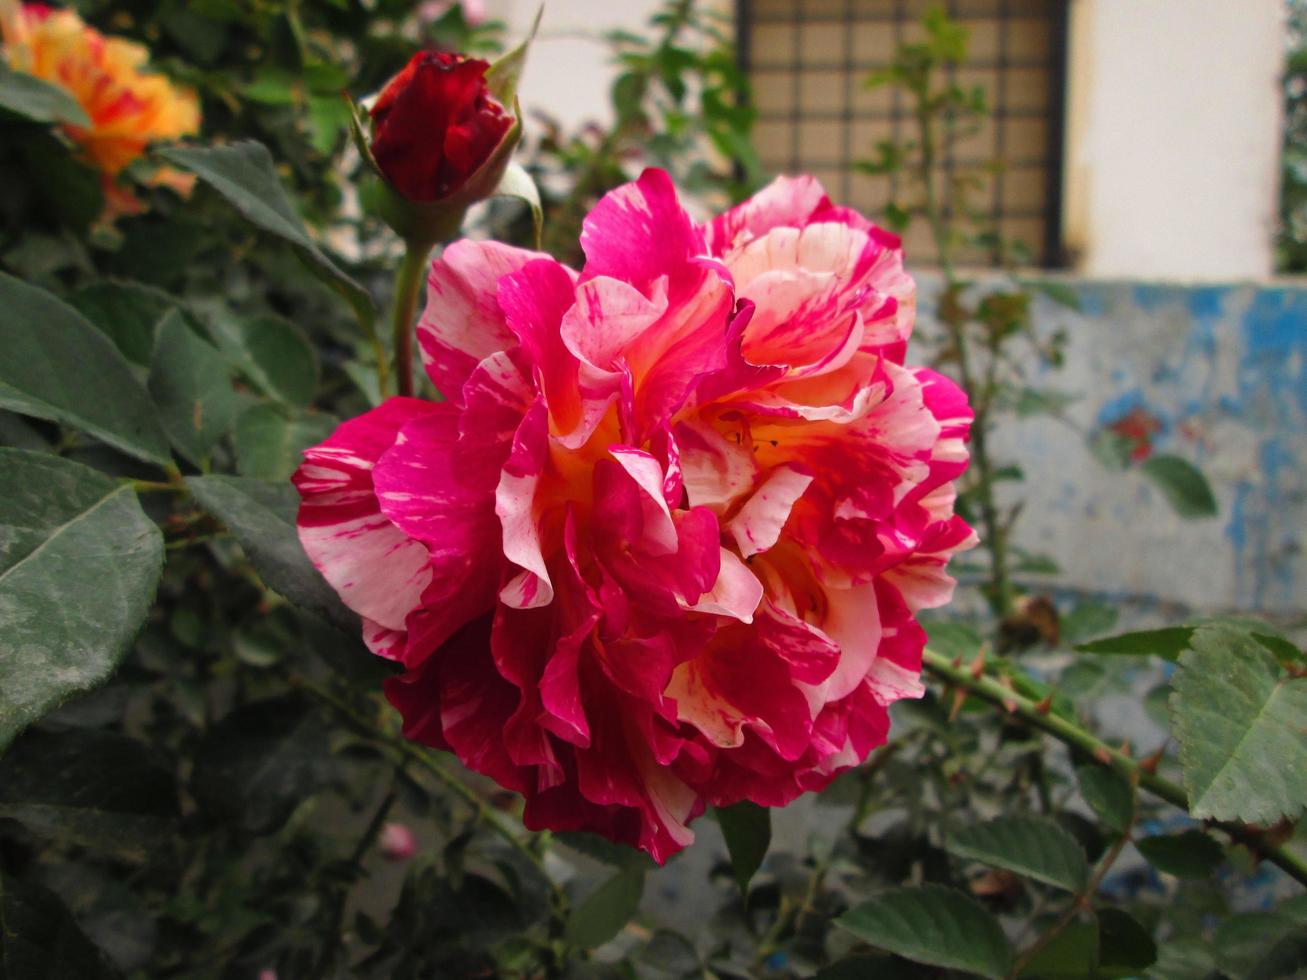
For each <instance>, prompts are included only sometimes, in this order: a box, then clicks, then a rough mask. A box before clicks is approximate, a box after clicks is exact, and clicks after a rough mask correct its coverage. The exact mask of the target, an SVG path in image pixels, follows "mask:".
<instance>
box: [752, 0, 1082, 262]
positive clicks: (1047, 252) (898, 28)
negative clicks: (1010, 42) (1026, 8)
mask: <svg viewBox="0 0 1307 980" xmlns="http://www.w3.org/2000/svg"><path fill="white" fill-rule="evenodd" d="M856 2H857V0H845V3H844V7H843V13H842V14H841V15H836V16H831V15H824V16H818V17H817V18H809V17H807V16H805V13H804V11H803V7H802V5H801V4H800V5H798V6H796V8H795V18H796V19H795V23H796V25H797V26H799V27H800V28H801V27H802V25H803V24H804V23H807V22H809V21H810V20H811V21H812V22H814V23H816V22H824V23H831V22H832V21H834V22H837V23H843V24H844V25H845V28H846V29H845V38H844V52H843V61H841V62H836V63H833V64H830V65H822V66H813V65H802V67H803V69H805V70H811V69H813V68H818V69H819V70H820V69H823V68H824V69H829V70H836V71H843V72H844V75H845V87H846V92H845V98H844V105H843V108H842V109H841V110H838V111H834V112H827V113H824V114H821V115H820V117H819V118H823V119H826V120H828V121H838V122H841V123H842V124H843V132H842V142H843V146H842V148H841V150H842V155H843V157H844V159H845V160H846V161H847V160H849V159H851V158H852V149H853V148H852V130H853V126H852V123H853V120H854V118H855V115H854V111H853V105H852V95H851V91H850V90H849V89H850V87H851V86H852V85H854V84H856V81H857V78H858V75H859V73H860V72H865V71H866V70H868V68H866V67H859V66H857V65H856V63H855V60H854V57H853V54H854V52H853V25H854V24H855V23H866V22H867V21H875V20H881V21H883V22H885V23H886V24H890V25H892V27H893V30H894V35H895V38H894V43H895V46H897V45H898V44H899V43H900V42H901V41H902V38H903V29H904V27H905V25H906V24H908V23H910V22H911V19H912V18H911V17H910V16H909V15H908V13H907V3H906V0H895V8H894V11H893V12H892V13H890V14H888V15H884V16H875V15H871V16H869V15H867V14H866V13H865V12H864V13H862V14H857V13H856ZM946 6H947V9H948V10H949V11H950V13H953V12H954V11H955V10H956V2H955V0H948V2H947V5H946ZM1069 8H1070V0H1058V2H1054V3H1053V4H1052V5H1051V11H1050V32H1051V40H1052V45H1051V49H1050V51H1049V59H1048V62H1047V67H1048V71H1049V99H1048V107H1047V109H1046V110H1029V109H1024V110H1023V109H1018V110H1013V109H1009V108H1007V107H1006V106H1005V105H1002V104H999V105H996V106H995V111H994V118H995V119H999V120H1001V119H1005V118H1021V117H1026V118H1039V119H1042V120H1046V122H1047V130H1048V131H1047V140H1046V146H1045V156H1046V159H1045V160H1044V161H1041V162H1040V166H1041V167H1042V168H1044V169H1045V170H1046V178H1045V180H1046V185H1045V195H1044V201H1045V204H1044V206H1043V207H1042V208H1041V209H1040V212H1039V213H1040V216H1041V218H1042V220H1043V223H1044V235H1043V238H1044V240H1043V242H1042V243H1040V244H1041V254H1040V255H1039V256H1038V265H1039V266H1040V267H1042V268H1048V269H1057V268H1064V267H1065V266H1066V261H1067V255H1066V248H1065V245H1064V242H1063V239H1062V233H1063V213H1062V211H1063V180H1064V177H1065V170H1066V147H1065V142H1066V114H1067V64H1068V52H1069V41H1070V37H1069V20H1070V16H1069ZM1009 16H1010V13H1009V10H1008V6H1007V0H1003V2H1002V4H1001V6H1000V12H999V14H998V18H999V20H1000V23H1001V22H1002V21H1003V20H1004V19H1006V18H1008V17H1009ZM755 23H757V21H756V19H755V16H754V3H753V0H735V43H736V57H737V61H738V63H739V66H740V68H741V70H742V71H743V73H744V75H745V77H746V78H749V77H751V73H752V69H753V67H754V64H753V55H754V52H753V47H752V35H753V27H754V25H755ZM794 35H795V37H794V50H793V52H792V55H793V68H792V69H791V70H793V72H794V82H793V84H794V86H795V92H794V107H793V108H792V109H791V110H790V113H789V116H790V122H791V141H792V146H791V159H792V161H793V162H794V163H795V164H797V161H798V154H799V149H798V143H799V125H798V123H799V112H800V98H799V91H798V87H799V85H800V80H799V79H800V76H801V71H800V65H801V64H802V60H801V49H800V45H801V43H802V32H801V30H796V31H795V32H794ZM1005 38H1006V34H1005V32H1001V33H1000V39H1001V41H1000V53H999V56H998V59H997V61H996V63H995V64H989V63H988V62H985V63H976V64H972V65H968V67H981V68H985V67H988V68H996V69H998V78H999V85H1000V89H1001V87H1002V85H1003V81H1004V80H1005V75H1004V72H1005V70H1007V69H1010V68H1013V67H1020V65H1019V64H1016V65H1014V64H1013V63H1012V62H1009V61H1007V60H1006V54H1005V52H1004V51H1003V46H1005ZM1041 67H1042V66H1041ZM996 101H998V102H1000V103H1001V102H1002V98H1001V94H1000V98H999V99H998V100H996ZM873 117H874V116H872V115H870V114H868V113H867V112H863V113H861V114H860V118H873ZM807 118H809V119H811V118H813V115H812V114H809V115H808V116H807ZM882 118H889V119H890V120H891V121H892V124H893V126H894V131H895V138H896V139H897V137H898V128H899V125H900V121H901V120H902V119H903V112H902V106H901V96H900V94H899V93H897V92H895V94H894V102H893V106H892V108H891V109H890V110H888V111H887V112H885V113H884V114H883V116H882ZM1003 131H1004V127H1002V126H998V127H997V128H996V133H995V141H996V156H998V157H1000V158H1001V156H1002V153H1003V146H1002V137H1003ZM1006 165H1007V166H1008V168H1009V169H1020V168H1021V166H1022V161H1006ZM792 169H797V167H794V166H792ZM842 171H843V172H842V175H841V181H842V191H843V194H842V196H843V197H844V198H845V199H848V198H849V197H850V193H849V182H850V176H851V173H850V170H849V169H848V168H847V167H846V168H842ZM893 190H894V187H893V182H892V181H891V194H892V193H893ZM993 211H994V213H995V214H997V215H1002V216H1012V215H1013V214H1016V212H1013V211H1011V210H1005V209H1004V208H1003V197H1002V181H995V187H994V206H993Z"/></svg>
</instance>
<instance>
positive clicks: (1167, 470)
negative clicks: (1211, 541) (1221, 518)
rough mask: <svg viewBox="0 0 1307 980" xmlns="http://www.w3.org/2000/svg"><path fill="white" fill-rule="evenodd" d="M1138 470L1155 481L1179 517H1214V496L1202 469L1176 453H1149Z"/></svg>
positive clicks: (1215, 509) (1215, 510)
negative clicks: (1168, 454) (1150, 454)
mask: <svg viewBox="0 0 1307 980" xmlns="http://www.w3.org/2000/svg"><path fill="white" fill-rule="evenodd" d="M1140 471H1141V472H1142V473H1143V474H1144V476H1146V477H1148V478H1149V479H1150V480H1152V481H1153V482H1154V483H1155V484H1157V487H1158V489H1160V490H1161V491H1162V494H1163V495H1164V496H1165V497H1166V499H1167V500H1168V501H1169V502H1170V504H1171V507H1172V508H1173V509H1174V510H1175V512H1176V513H1177V514H1179V515H1180V516H1181V517H1214V516H1215V515H1216V513H1217V508H1216V497H1215V496H1214V495H1213V494H1212V488H1211V486H1210V485H1209V484H1208V482H1207V477H1205V476H1203V473H1202V470H1200V469H1198V467H1196V466H1194V464H1193V463H1190V462H1189V461H1188V460H1185V459H1181V458H1180V457H1179V456H1166V455H1162V456H1153V457H1151V458H1149V459H1148V460H1146V461H1145V462H1144V464H1143V466H1141V467H1140Z"/></svg>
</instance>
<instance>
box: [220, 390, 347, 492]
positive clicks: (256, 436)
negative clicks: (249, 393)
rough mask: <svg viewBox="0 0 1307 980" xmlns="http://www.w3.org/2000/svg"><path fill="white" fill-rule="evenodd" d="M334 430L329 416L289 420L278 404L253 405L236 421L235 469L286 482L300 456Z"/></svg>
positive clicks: (243, 473)
mask: <svg viewBox="0 0 1307 980" xmlns="http://www.w3.org/2000/svg"><path fill="white" fill-rule="evenodd" d="M335 427H336V420H335V419H334V418H332V417H331V416H329V415H295V416H293V417H292V416H290V415H288V414H287V413H286V410H285V409H283V408H280V407H278V406H277V405H254V406H252V407H250V408H249V409H247V410H246V411H245V412H243V413H242V414H241V417H240V418H239V419H237V420H236V432H235V435H234V439H233V441H234V442H235V445H236V467H237V469H238V470H240V472H241V475H242V476H252V477H255V478H256V479H259V480H274V481H281V480H289V479H290V477H291V474H292V473H294V472H295V470H296V469H297V468H298V467H299V465H300V463H301V461H302V460H301V458H300V453H301V452H302V451H303V450H305V449H307V448H308V447H309V446H315V445H317V444H318V443H320V442H322V441H323V440H324V439H326V438H327V437H328V436H329V435H331V433H332V430H333V429H334V428H335Z"/></svg>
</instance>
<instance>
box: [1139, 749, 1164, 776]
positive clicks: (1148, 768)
mask: <svg viewBox="0 0 1307 980" xmlns="http://www.w3.org/2000/svg"><path fill="white" fill-rule="evenodd" d="M1165 755H1166V746H1165V745H1163V746H1162V747H1161V748H1159V749H1158V750H1157V751H1156V752H1154V753H1153V754H1152V755H1150V756H1148V757H1147V758H1146V759H1143V760H1142V761H1140V763H1139V768H1140V769H1142V770H1143V771H1144V772H1157V766H1158V763H1160V762H1161V761H1162V757H1163V756H1165Z"/></svg>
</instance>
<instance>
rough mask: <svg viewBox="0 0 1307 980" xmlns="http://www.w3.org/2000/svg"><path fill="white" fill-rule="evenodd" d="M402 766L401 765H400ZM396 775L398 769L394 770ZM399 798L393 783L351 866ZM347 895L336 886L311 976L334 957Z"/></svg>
mask: <svg viewBox="0 0 1307 980" xmlns="http://www.w3.org/2000/svg"><path fill="white" fill-rule="evenodd" d="M400 768H401V769H402V768H403V767H402V766H401V767H400ZM396 775H398V770H397V771H396ZM398 798H399V794H398V793H397V792H396V790H395V787H394V784H393V783H392V784H391V787H390V789H389V790H388V791H387V792H386V797H385V799H383V800H382V801H381V805H380V806H379V807H377V810H376V812H375V813H374V814H372V819H371V820H369V821H368V825H367V826H366V827H364V828H363V833H362V834H360V835H359V839H358V841H357V843H355V845H354V849H353V851H351V852H350V856H349V863H350V865H351V866H352V867H357V866H358V864H359V862H361V861H362V860H363V855H365V854H366V853H367V852H368V848H369V847H371V846H372V842H373V841H375V840H376V839H377V834H378V833H380V831H381V825H382V824H383V823H385V822H386V817H388V816H390V811H391V809H392V808H393V807H394V805H395V801H396V800H397V799H398ZM348 897H349V894H348V891H347V890H346V889H345V888H344V887H338V888H337V890H336V896H335V901H334V904H333V906H332V910H331V926H330V928H328V930H327V933H326V939H325V942H324V943H323V946H322V952H321V954H320V955H319V956H318V963H317V966H316V967H315V968H314V970H313V976H315V977H326V976H327V975H328V974H329V972H330V970H331V965H332V961H333V960H334V959H335V956H336V950H337V949H339V948H340V931H341V924H342V923H343V922H344V919H345V903H346V901H347V899H348Z"/></svg>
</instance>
